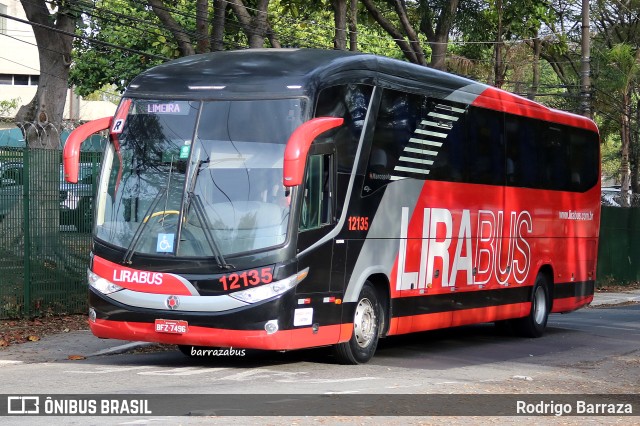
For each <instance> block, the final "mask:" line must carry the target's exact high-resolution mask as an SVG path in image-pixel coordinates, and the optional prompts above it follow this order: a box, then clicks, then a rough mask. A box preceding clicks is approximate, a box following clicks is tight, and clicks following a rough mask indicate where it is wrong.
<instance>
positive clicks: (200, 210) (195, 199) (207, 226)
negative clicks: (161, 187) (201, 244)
mask: <svg viewBox="0 0 640 426" xmlns="http://www.w3.org/2000/svg"><path fill="white" fill-rule="evenodd" d="M187 196H188V200H187V205H186V206H185V214H186V213H187V209H188V207H189V206H191V205H193V208H194V211H195V213H196V218H197V219H198V222H200V226H201V227H202V231H203V233H204V238H205V240H207V244H209V248H211V251H212V252H213V256H214V257H215V258H216V262H217V263H218V266H219V267H220V268H222V269H232V268H233V265H230V264H228V263H227V261H226V260H225V258H224V256H223V254H222V251H220V247H219V246H218V243H216V239H215V237H214V236H213V233H212V232H211V223H210V222H209V218H208V217H207V214H206V213H205V210H204V205H203V204H202V200H201V199H200V196H199V195H197V194H194V193H193V192H192V191H190V192H189V193H188V194H187Z"/></svg>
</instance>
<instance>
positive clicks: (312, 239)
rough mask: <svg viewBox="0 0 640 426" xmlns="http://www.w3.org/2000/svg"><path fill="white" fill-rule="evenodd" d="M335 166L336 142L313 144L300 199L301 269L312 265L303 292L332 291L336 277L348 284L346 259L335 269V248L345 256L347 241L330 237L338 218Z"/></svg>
mask: <svg viewBox="0 0 640 426" xmlns="http://www.w3.org/2000/svg"><path fill="white" fill-rule="evenodd" d="M335 170H336V167H335V145H334V144H333V143H323V144H313V145H311V148H310V150H309V156H308V158H307V166H306V170H305V178H304V182H303V185H302V194H301V197H300V199H299V205H300V209H299V211H300V219H299V224H298V246H297V251H298V253H299V256H298V267H299V270H304V269H305V268H307V267H308V268H309V275H308V277H307V278H306V279H305V280H304V281H302V282H301V283H300V284H299V285H298V287H297V290H296V292H297V293H299V294H305V293H326V292H329V291H330V290H331V289H332V286H333V284H332V283H333V281H336V285H338V286H339V287H340V288H341V287H342V286H343V284H344V262H337V263H336V265H340V264H341V265H342V267H341V268H339V269H340V270H338V271H334V270H333V269H334V268H333V266H334V262H333V257H334V255H335V253H334V251H335V250H341V253H342V254H341V255H342V256H344V255H345V253H343V252H344V250H345V248H344V244H340V245H338V246H337V247H336V246H335V243H334V239H333V238H329V237H328V234H329V233H330V232H331V230H333V228H334V226H335V221H336V218H335V211H336V208H335V184H336V175H335Z"/></svg>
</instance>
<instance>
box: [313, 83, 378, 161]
mask: <svg viewBox="0 0 640 426" xmlns="http://www.w3.org/2000/svg"><path fill="white" fill-rule="evenodd" d="M372 90H373V88H372V87H371V86H365V85H356V84H350V85H342V86H333V87H328V88H326V89H324V90H322V92H320V96H319V97H318V104H317V106H316V113H315V117H341V118H344V124H343V125H342V126H340V127H338V128H337V129H334V130H330V131H329V132H326V133H325V134H323V135H322V136H321V137H320V139H331V140H333V142H334V143H335V144H336V150H337V152H338V172H342V173H351V170H352V168H353V161H354V159H355V156H356V151H357V149H358V141H359V140H360V134H361V133H362V127H363V125H364V121H365V118H366V116H367V111H368V109H369V101H370V100H371V92H372Z"/></svg>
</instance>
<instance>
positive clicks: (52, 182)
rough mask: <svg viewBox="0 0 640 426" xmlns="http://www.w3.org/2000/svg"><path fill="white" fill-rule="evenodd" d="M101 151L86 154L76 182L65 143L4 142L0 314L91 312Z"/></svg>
mask: <svg viewBox="0 0 640 426" xmlns="http://www.w3.org/2000/svg"><path fill="white" fill-rule="evenodd" d="M36 137H37V136H36ZM31 145H33V144H31ZM100 157H101V153H100V152H97V151H94V152H82V153H81V166H82V167H81V171H80V180H79V183H78V184H75V185H74V184H68V183H66V182H65V181H64V179H63V177H62V165H61V163H62V151H61V149H42V148H28V149H27V148H25V147H11V146H0V318H18V317H31V316H40V315H46V314H63V313H82V312H85V311H86V309H87V286H86V270H87V267H88V262H89V252H90V247H91V233H90V232H91V225H90V224H91V220H92V207H93V196H94V194H95V185H96V179H95V178H94V177H95V176H97V170H98V168H99V162H100Z"/></svg>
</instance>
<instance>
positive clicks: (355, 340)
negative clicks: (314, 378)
mask: <svg viewBox="0 0 640 426" xmlns="http://www.w3.org/2000/svg"><path fill="white" fill-rule="evenodd" d="M383 315H384V314H383V312H382V309H381V306H380V302H379V300H378V294H377V293H376V290H375V289H374V287H373V285H371V283H369V282H366V283H365V284H364V287H362V291H361V292H360V296H359V297H358V302H357V304H356V310H355V313H354V315H353V334H352V335H351V339H349V341H347V342H343V343H338V344H337V345H335V346H334V355H335V357H336V359H337V360H338V362H339V363H340V364H348V365H353V364H364V363H366V362H368V361H369V360H370V359H371V358H372V357H373V354H374V353H375V352H376V347H377V346H378V338H379V335H380V327H381V325H382V324H383V321H382V320H383V318H382V316H383Z"/></svg>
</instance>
